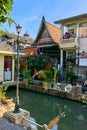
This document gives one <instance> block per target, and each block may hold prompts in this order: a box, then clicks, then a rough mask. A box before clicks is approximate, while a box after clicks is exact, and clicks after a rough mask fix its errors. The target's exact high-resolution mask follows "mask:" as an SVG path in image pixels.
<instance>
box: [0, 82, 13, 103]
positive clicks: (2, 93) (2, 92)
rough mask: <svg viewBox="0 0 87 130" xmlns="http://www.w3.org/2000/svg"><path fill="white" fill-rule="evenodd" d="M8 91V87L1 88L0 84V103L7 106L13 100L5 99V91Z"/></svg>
mask: <svg viewBox="0 0 87 130" xmlns="http://www.w3.org/2000/svg"><path fill="white" fill-rule="evenodd" d="M7 89H8V86H3V85H1V84H0V100H1V103H4V104H7V103H8V102H11V101H13V98H11V97H6V91H7Z"/></svg>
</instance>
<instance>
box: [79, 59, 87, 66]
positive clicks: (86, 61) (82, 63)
mask: <svg viewBox="0 0 87 130" xmlns="http://www.w3.org/2000/svg"><path fill="white" fill-rule="evenodd" d="M79 66H87V58H80V59H79Z"/></svg>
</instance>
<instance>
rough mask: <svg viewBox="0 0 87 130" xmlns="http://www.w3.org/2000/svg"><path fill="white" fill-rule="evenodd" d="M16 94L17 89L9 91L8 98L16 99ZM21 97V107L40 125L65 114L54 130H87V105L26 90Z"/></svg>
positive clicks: (21, 90) (22, 91)
mask: <svg viewBox="0 0 87 130" xmlns="http://www.w3.org/2000/svg"><path fill="white" fill-rule="evenodd" d="M15 93H16V92H15V88H14V89H8V91H7V96H11V97H13V99H15ZM19 95H20V107H21V108H23V109H26V110H28V111H30V116H31V117H33V118H35V120H36V122H37V123H39V124H40V125H43V124H48V123H49V122H50V121H51V120H52V119H53V118H55V117H57V116H58V115H60V114H61V113H62V112H65V114H64V116H63V117H61V119H60V121H59V123H58V124H57V125H56V126H55V127H54V128H53V130H87V105H85V104H83V103H80V102H75V101H71V100H66V99H63V98H58V97H53V96H49V95H44V94H41V93H36V92H32V91H29V90H24V89H20V93H19ZM39 130H41V129H40V128H39Z"/></svg>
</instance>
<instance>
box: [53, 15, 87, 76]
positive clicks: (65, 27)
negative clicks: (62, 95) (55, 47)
mask: <svg viewBox="0 0 87 130" xmlns="http://www.w3.org/2000/svg"><path fill="white" fill-rule="evenodd" d="M54 23H55V24H58V25H61V40H60V44H59V47H60V53H61V54H60V55H61V56H60V57H61V60H60V67H61V68H63V65H64V61H65V60H66V61H67V60H70V59H72V57H73V56H74V57H75V58H76V65H77V67H76V68H77V71H75V72H77V74H78V73H79V74H84V75H86V76H87V14H81V15H78V16H73V17H69V18H65V19H61V20H57V21H55V22H54ZM78 68H79V69H78Z"/></svg>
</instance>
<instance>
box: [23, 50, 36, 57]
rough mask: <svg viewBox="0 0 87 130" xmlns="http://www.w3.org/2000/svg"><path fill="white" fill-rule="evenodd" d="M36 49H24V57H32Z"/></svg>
mask: <svg viewBox="0 0 87 130" xmlns="http://www.w3.org/2000/svg"><path fill="white" fill-rule="evenodd" d="M36 50H37V48H25V49H24V51H25V56H26V57H27V56H30V55H34V54H35V52H36Z"/></svg>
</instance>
